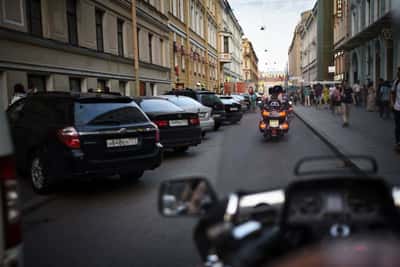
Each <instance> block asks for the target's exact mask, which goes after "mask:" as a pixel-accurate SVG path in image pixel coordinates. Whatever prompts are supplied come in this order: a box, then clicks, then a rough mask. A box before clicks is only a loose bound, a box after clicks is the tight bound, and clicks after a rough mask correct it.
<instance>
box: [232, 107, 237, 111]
mask: <svg viewBox="0 0 400 267" xmlns="http://www.w3.org/2000/svg"><path fill="white" fill-rule="evenodd" d="M238 110H239V109H238V108H231V111H238Z"/></svg>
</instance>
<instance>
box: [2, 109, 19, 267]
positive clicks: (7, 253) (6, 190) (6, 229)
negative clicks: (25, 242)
mask: <svg viewBox="0 0 400 267" xmlns="http://www.w3.org/2000/svg"><path fill="white" fill-rule="evenodd" d="M0 209H1V210H2V212H0V266H22V256H21V252H22V240H21V215H20V211H19V208H18V192H17V175H16V169H15V161H14V156H13V146H12V142H11V137H10V133H9V129H8V121H7V118H6V115H5V111H4V108H3V107H2V105H1V103H0Z"/></svg>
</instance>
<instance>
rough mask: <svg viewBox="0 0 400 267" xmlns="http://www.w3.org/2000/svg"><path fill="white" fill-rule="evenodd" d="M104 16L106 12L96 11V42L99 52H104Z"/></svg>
mask: <svg viewBox="0 0 400 267" xmlns="http://www.w3.org/2000/svg"><path fill="white" fill-rule="evenodd" d="M103 16H104V11H102V10H99V9H96V42H97V51H99V52H104V39H103Z"/></svg>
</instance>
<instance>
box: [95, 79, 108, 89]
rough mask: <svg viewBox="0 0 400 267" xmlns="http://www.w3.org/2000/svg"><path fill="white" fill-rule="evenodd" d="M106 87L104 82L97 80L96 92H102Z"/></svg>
mask: <svg viewBox="0 0 400 267" xmlns="http://www.w3.org/2000/svg"><path fill="white" fill-rule="evenodd" d="M106 86H107V81H106V80H102V79H98V80H97V90H100V91H104V89H105V88H106Z"/></svg>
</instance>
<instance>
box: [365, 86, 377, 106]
mask: <svg viewBox="0 0 400 267" xmlns="http://www.w3.org/2000/svg"><path fill="white" fill-rule="evenodd" d="M375 98H376V91H375V88H374V83H373V82H372V81H370V82H369V84H368V96H367V111H375V107H376V101H375Z"/></svg>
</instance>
